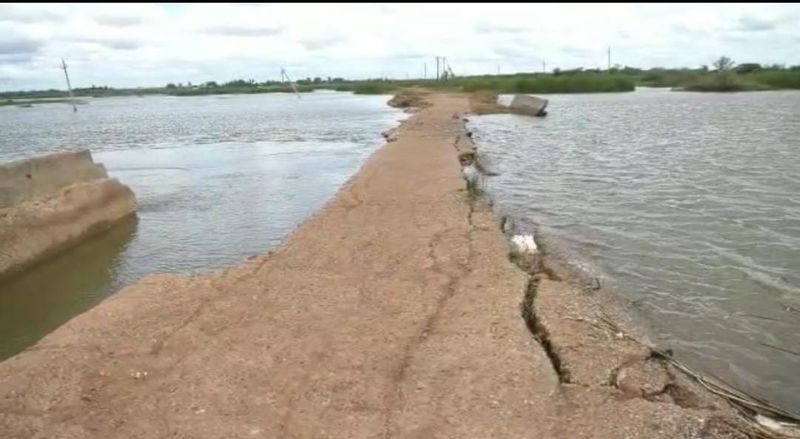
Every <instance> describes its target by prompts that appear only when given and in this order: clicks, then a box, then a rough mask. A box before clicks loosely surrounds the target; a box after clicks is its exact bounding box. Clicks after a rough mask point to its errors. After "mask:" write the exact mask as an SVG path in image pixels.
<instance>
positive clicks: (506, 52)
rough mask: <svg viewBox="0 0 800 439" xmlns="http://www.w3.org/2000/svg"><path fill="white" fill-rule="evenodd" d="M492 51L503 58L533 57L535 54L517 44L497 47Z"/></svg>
mask: <svg viewBox="0 0 800 439" xmlns="http://www.w3.org/2000/svg"><path fill="white" fill-rule="evenodd" d="M492 51H493V52H494V53H496V54H498V55H500V56H501V57H503V58H531V57H534V56H535V55H534V54H532V53H531V52H530V51H529V50H526V49H524V48H521V47H516V46H501V47H495V48H493V49H492Z"/></svg>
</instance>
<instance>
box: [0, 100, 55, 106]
mask: <svg viewBox="0 0 800 439" xmlns="http://www.w3.org/2000/svg"><path fill="white" fill-rule="evenodd" d="M69 101H70V100H69V99H4V100H0V107H5V106H8V105H16V106H18V107H31V106H33V105H34V104H58V103H68V102H69Z"/></svg>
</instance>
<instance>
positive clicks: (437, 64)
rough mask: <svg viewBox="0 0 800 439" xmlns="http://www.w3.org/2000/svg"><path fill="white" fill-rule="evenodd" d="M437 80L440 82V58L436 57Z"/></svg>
mask: <svg viewBox="0 0 800 439" xmlns="http://www.w3.org/2000/svg"><path fill="white" fill-rule="evenodd" d="M436 80H437V81H438V80H439V57H438V56H437V57H436Z"/></svg>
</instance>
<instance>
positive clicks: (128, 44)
mask: <svg viewBox="0 0 800 439" xmlns="http://www.w3.org/2000/svg"><path fill="white" fill-rule="evenodd" d="M99 43H100V44H102V45H104V46H106V47H109V48H111V49H117V50H134V49H138V48H140V47H142V42H141V41H136V40H108V41H100V42H99Z"/></svg>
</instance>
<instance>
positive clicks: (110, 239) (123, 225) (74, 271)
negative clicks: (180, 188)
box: [0, 215, 138, 358]
mask: <svg viewBox="0 0 800 439" xmlns="http://www.w3.org/2000/svg"><path fill="white" fill-rule="evenodd" d="M137 224H138V219H137V217H136V216H135V215H134V216H131V217H129V218H128V219H125V220H123V221H121V222H119V223H118V224H116V225H114V226H113V227H112V228H111V229H110V230H108V231H106V232H104V233H101V234H100V235H98V236H95V237H93V238H91V239H89V240H86V241H84V242H82V243H80V244H78V245H76V246H74V247H72V248H70V249H68V250H66V251H64V253H62V254H60V255H59V256H57V257H55V258H51V259H48V260H46V261H45V262H42V263H40V264H39V265H37V266H36V267H34V268H32V269H30V270H27V271H24V272H22V273H19V274H17V275H15V276H13V277H11V278H10V279H6V280H4V281H3V283H2V284H1V285H0V310H2V318H0V358H6V357H8V356H10V355H13V354H14V353H15V352H17V351H19V350H20V349H21V348H23V347H25V346H27V345H29V344H31V343H33V342H35V341H36V340H38V339H39V338H41V337H43V336H44V335H46V334H47V333H49V332H50V331H52V330H53V329H55V328H57V327H58V326H60V325H61V324H63V323H64V322H66V321H67V320H69V319H70V318H71V317H72V316H74V315H75V314H77V313H80V312H82V311H84V310H86V309H89V308H90V307H92V306H93V305H95V304H96V303H98V302H100V301H101V300H103V298H105V297H106V296H108V295H109V294H111V292H113V291H114V290H116V289H117V288H118V287H119V285H118V283H117V282H116V274H117V272H118V271H119V265H120V261H121V255H122V254H123V252H124V250H125V248H126V247H127V246H128V244H129V243H130V242H131V239H133V236H134V235H135V233H136V229H137Z"/></svg>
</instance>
